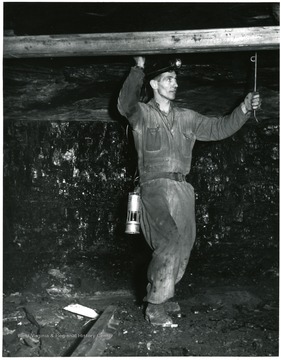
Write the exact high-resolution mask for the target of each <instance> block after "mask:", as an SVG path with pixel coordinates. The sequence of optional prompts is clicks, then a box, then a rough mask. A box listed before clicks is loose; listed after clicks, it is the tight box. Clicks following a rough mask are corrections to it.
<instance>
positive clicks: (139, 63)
mask: <svg viewBox="0 0 281 360" xmlns="http://www.w3.org/2000/svg"><path fill="white" fill-rule="evenodd" d="M134 60H135V62H136V66H138V67H140V68H142V69H143V68H144V64H145V57H144V56H134Z"/></svg>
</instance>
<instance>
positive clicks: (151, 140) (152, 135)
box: [145, 126, 161, 151]
mask: <svg viewBox="0 0 281 360" xmlns="http://www.w3.org/2000/svg"><path fill="white" fill-rule="evenodd" d="M160 149H161V129H160V126H157V127H153V128H152V127H151V128H147V129H146V145H145V150H146V151H158V150H160Z"/></svg>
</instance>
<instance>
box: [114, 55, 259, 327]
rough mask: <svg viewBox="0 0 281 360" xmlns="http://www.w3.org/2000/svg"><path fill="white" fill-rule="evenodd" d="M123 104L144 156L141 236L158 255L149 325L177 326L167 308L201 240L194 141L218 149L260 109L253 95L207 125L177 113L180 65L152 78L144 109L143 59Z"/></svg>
mask: <svg viewBox="0 0 281 360" xmlns="http://www.w3.org/2000/svg"><path fill="white" fill-rule="evenodd" d="M134 59H135V62H136V66H134V67H132V69H131V71H130V74H129V76H128V77H127V79H126V80H125V82H124V85H123V87H122V89H121V91H120V94H119V98H118V110H119V112H120V113H121V115H123V116H125V117H126V118H127V119H128V121H129V123H130V125H131V127H132V130H133V135H134V142H135V147H136V150H137V153H138V169H139V175H140V194H141V205H142V206H141V228H142V232H143V234H144V237H145V239H146V241H147V243H148V245H149V246H150V248H151V249H152V251H153V253H152V260H151V262H150V264H149V267H148V272H147V277H148V285H147V295H146V298H145V299H144V300H145V301H146V302H147V307H146V310H145V318H146V320H147V321H149V322H150V323H151V324H153V325H158V326H163V327H165V326H172V324H173V322H172V319H171V318H170V317H169V316H168V314H167V312H168V306H169V302H168V300H169V299H171V298H173V296H174V294H175V285H176V284H177V283H178V282H179V281H180V279H181V278H182V276H183V275H184V272H185V269H186V266H187V264H188V261H189V256H190V252H191V250H192V247H193V244H194V241H195V236H196V225H195V200H194V189H193V187H192V185H191V184H189V183H188V182H187V181H186V175H187V174H188V173H189V171H190V165H191V157H192V149H193V146H194V143H195V140H196V139H198V140H201V141H212V140H213V141H216V140H221V139H225V138H227V137H229V136H231V135H233V134H234V133H235V132H236V131H238V130H239V129H240V128H241V127H242V125H243V124H244V123H245V122H246V121H247V119H248V118H249V117H250V111H251V110H255V109H257V108H258V107H259V105H260V97H259V95H258V94H254V93H249V94H248V95H247V96H246V98H245V100H244V102H243V103H242V104H241V105H239V106H238V107H237V108H236V109H234V111H233V112H232V113H231V114H230V115H227V116H221V117H207V116H204V115H201V114H199V113H197V112H195V111H192V110H189V109H183V108H178V107H176V106H175V105H174V103H173V100H174V99H175V97H176V91H177V88H178V84H177V73H176V69H177V66H179V64H177V63H174V64H172V63H171V62H169V63H167V65H166V66H164V67H163V64H162V65H160V66H159V67H158V68H157V66H156V67H155V69H154V70H153V72H152V73H149V74H147V75H146V81H149V84H150V86H151V88H152V90H153V98H152V99H151V100H150V101H149V102H148V103H147V104H146V103H143V102H140V95H141V90H142V87H143V82H144V79H145V73H144V67H145V57H143V56H138V57H135V58H134Z"/></svg>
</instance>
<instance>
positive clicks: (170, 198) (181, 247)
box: [141, 179, 195, 304]
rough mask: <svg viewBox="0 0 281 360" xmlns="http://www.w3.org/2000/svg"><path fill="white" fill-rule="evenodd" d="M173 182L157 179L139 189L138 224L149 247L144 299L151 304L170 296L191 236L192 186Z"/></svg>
mask: <svg viewBox="0 0 281 360" xmlns="http://www.w3.org/2000/svg"><path fill="white" fill-rule="evenodd" d="M174 185H175V182H171V181H169V180H164V179H161V180H159V181H158V180H157V181H153V182H151V183H149V186H144V187H143V189H142V216H141V219H142V220H141V225H142V230H143V233H144V236H145V239H146V241H147V242H148V244H149V246H150V247H151V248H152V250H153V256H152V260H151V263H150V264H149V268H148V273H147V275H148V286H147V297H146V300H147V301H148V302H151V303H154V304H160V303H163V302H165V301H166V300H168V299H169V298H171V297H173V296H174V292H175V284H176V283H177V282H178V281H179V280H180V279H181V278H182V276H183V274H184V271H185V268H186V265H187V263H188V259H189V255H190V251H191V249H192V246H193V243H194V239H195V220H194V195H193V188H192V187H191V185H190V188H188V189H185V187H182V186H181V187H178V186H174ZM185 185H187V184H185ZM191 188H192V191H191ZM184 189H185V190H184ZM186 204H188V206H186ZM180 215H181V216H180ZM174 217H175V218H174ZM185 231H187V236H185V234H184V232H185Z"/></svg>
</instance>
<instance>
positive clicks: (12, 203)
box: [4, 54, 279, 271]
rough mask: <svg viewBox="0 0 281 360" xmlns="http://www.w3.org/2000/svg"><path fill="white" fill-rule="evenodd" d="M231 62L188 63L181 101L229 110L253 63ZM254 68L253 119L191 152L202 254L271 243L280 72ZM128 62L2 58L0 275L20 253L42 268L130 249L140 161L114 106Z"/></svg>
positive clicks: (206, 109)
mask: <svg viewBox="0 0 281 360" xmlns="http://www.w3.org/2000/svg"><path fill="white" fill-rule="evenodd" d="M236 59H237V62H236V61H235V62H232V63H231V62H230V65H228V64H221V63H220V61H221V60H220V58H217V59H216V61H214V59H213V60H212V62H210V63H205V64H204V63H203V64H202V59H201V64H200V62H199V63H193V64H192V63H191V61H190V59H189V60H187V61H186V63H185V65H184V66H183V69H182V72H181V74H180V76H179V91H178V100H177V101H178V104H179V106H184V107H189V108H192V109H194V110H196V111H199V112H201V113H203V114H209V115H212V114H223V113H226V112H227V111H229V110H231V109H232V108H233V107H234V106H235V105H237V104H238V103H239V102H240V101H241V100H242V99H243V96H244V95H245V93H246V91H245V88H246V87H251V79H250V81H248V77H247V75H249V73H248V69H247V66H246V65H245V64H247V61H248V62H249V57H248V56H246V55H245V54H243V55H239V54H238V55H236ZM194 60H196V59H194ZM188 61H189V62H188ZM260 63H261V67H260V69H259V91H260V93H261V96H262V97H263V106H262V110H260V111H259V112H258V113H257V117H258V120H259V123H257V122H256V121H255V120H254V119H253V118H251V119H250V120H249V121H248V123H247V124H246V125H245V126H244V127H243V128H242V129H241V130H240V131H239V132H238V133H236V134H235V135H234V136H233V137H231V138H228V139H226V140H224V141H220V142H215V143H214V142H212V143H211V142H210V143H203V142H198V143H196V145H195V148H194V157H193V162H192V164H193V165H192V171H191V182H192V184H193V186H194V188H195V191H196V194H197V203H196V212H197V224H198V236H197V243H196V249H197V250H198V251H202V252H204V251H209V249H210V247H214V246H215V247H217V248H218V251H221V250H222V248H223V247H224V246H225V244H229V246H243V247H244V248H247V249H248V248H251V247H253V246H254V247H257V248H260V247H262V248H268V247H272V248H276V246H277V223H278V220H277V219H278V217H277V213H278V196H277V194H278V170H279V168H278V132H279V125H278V118H279V113H278V111H279V105H278V83H277V79H278V76H277V75H278V68H276V67H275V63H274V58H273V59H272V58H271V57H270V58H269V57H268V54H261V56H260ZM129 67H130V61H125V62H120V63H118V64H117V63H113V64H112V63H108V62H107V63H103V64H100V63H98V62H96V63H92V64H89V60H88V59H86V60H85V59H83V60H82V59H79V60H76V64H74V63H73V60H71V63H70V60H67V61H66V60H65V61H63V60H56V61H53V60H52V59H50V60H49V61H46V60H44V61H40V60H36V61H32V60H29V61H23V60H14V61H7V62H5V65H4V113H5V122H4V210H5V211H4V216H5V221H4V224H5V226H4V232H5V237H4V240H5V249H4V251H5V253H6V254H7V259H8V260H7V261H6V267H7V269H8V268H9V269H10V268H13V259H14V258H15V256H16V255H15V254H17V253H18V254H20V255H19V257H20V258H21V259H22V261H23V266H25V265H24V263H25V261H24V259H26V260H27V259H28V255H27V254H32V256H33V257H34V260H35V261H36V262H39V263H40V261H41V260H42V258H43V257H44V260H46V259H53V258H60V259H65V260H67V259H68V258H69V257H71V256H73V254H74V252H79V253H80V254H81V252H82V253H84V252H85V253H87V252H88V251H96V252H99V251H101V249H102V251H109V252H111V251H112V252H116V251H117V252H118V251H119V250H121V249H122V250H124V247H126V246H127V245H128V244H129V243H131V241H132V239H131V238H130V237H125V235H124V227H125V219H126V211H127V210H126V202H127V195H128V192H129V191H132V189H133V176H134V172H135V166H136V159H135V153H134V145H133V141H132V138H131V137H130V133H129V136H128V137H127V135H126V125H127V122H126V119H124V118H122V117H121V116H120V115H119V114H118V113H117V110H116V97H117V94H118V90H119V89H120V86H121V84H122V81H123V79H124V77H125V76H126V74H127V72H128V69H129ZM238 73H239V77H238V79H237V78H236V74H238ZM250 73H251V71H250ZM239 244H240V245H239ZM22 254H26V255H24V256H23V257H22V256H21V255H22ZM42 254H44V256H43V257H42ZM249 256H250V254H249ZM9 259H11V260H9ZM7 271H8V270H7Z"/></svg>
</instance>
